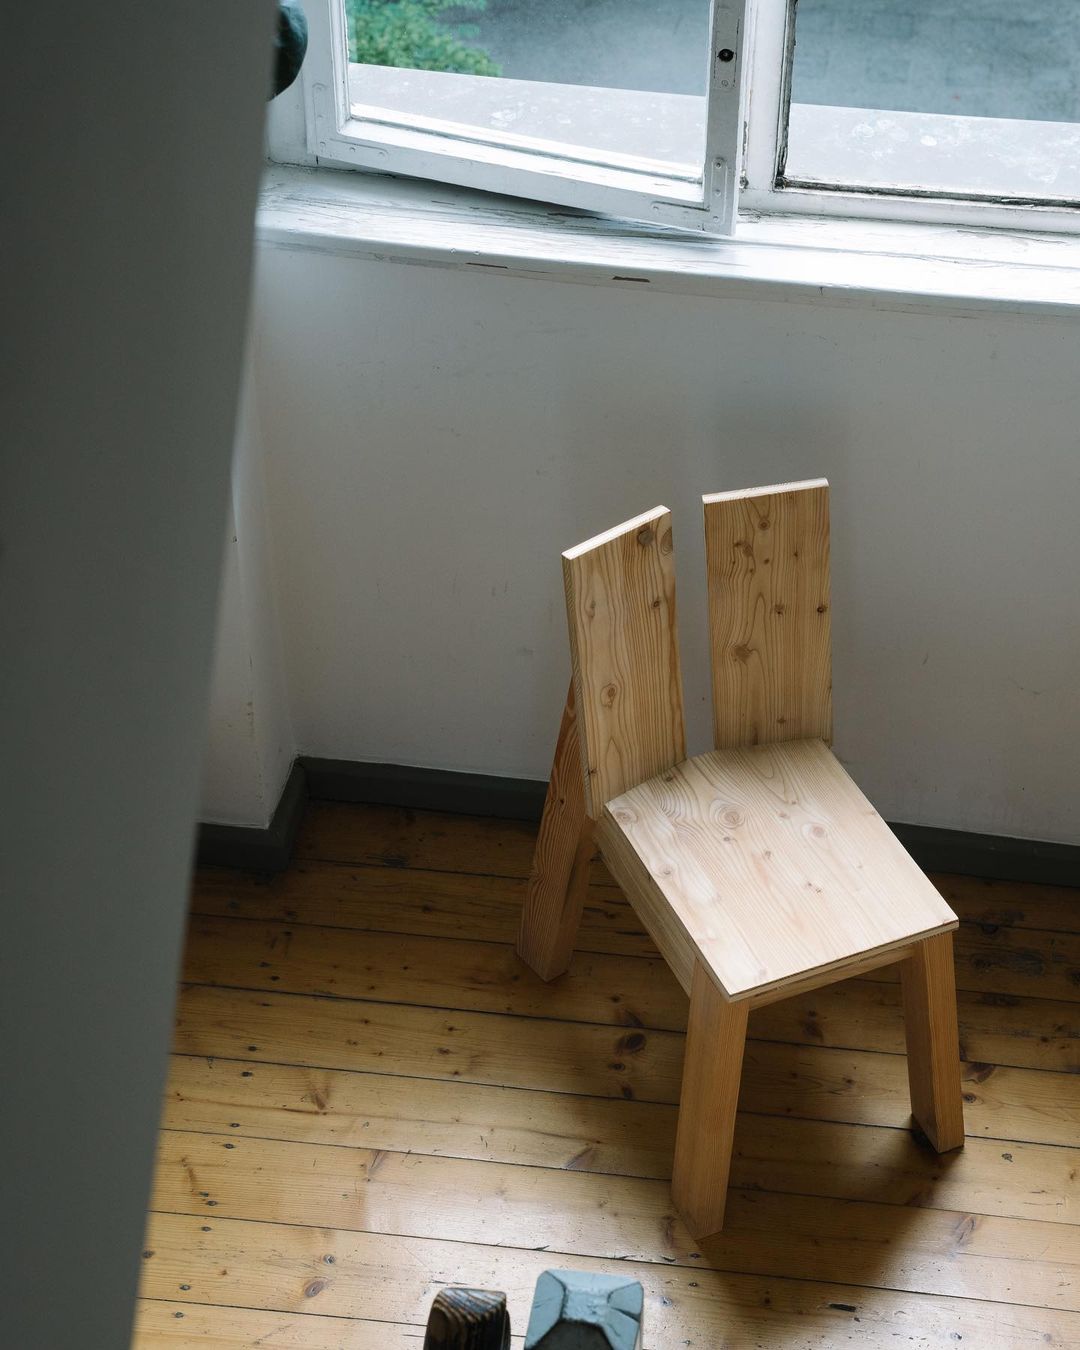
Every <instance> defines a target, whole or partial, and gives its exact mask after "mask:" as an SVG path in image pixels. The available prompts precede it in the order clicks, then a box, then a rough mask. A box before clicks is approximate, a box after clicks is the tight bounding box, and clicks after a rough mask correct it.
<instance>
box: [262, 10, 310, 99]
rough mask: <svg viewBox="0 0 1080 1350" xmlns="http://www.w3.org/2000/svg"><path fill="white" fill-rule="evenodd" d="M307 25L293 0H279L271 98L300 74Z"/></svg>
mask: <svg viewBox="0 0 1080 1350" xmlns="http://www.w3.org/2000/svg"><path fill="white" fill-rule="evenodd" d="M307 44H308V26H307V19H306V18H305V17H304V11H303V10H302V9H301V8H300V6H299V5H298V4H295V3H294V0H280V3H279V5H278V30H277V37H276V38H275V39H274V51H275V53H276V60H275V61H274V90H273V93H272V94H271V95H270V97H271V98H277V96H278V94H281V93H284V91H285V90H286V89H288V87H289V85H290V84H292V82H293V80H295V79H296V77H297V75H299V74H300V67H301V66H302V65H303V64H304V56H305V55H306V53H307Z"/></svg>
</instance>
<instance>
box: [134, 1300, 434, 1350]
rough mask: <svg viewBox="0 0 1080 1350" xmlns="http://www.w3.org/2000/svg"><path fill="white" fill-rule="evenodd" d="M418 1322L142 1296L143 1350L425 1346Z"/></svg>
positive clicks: (139, 1337)
mask: <svg viewBox="0 0 1080 1350" xmlns="http://www.w3.org/2000/svg"><path fill="white" fill-rule="evenodd" d="M422 1343H423V1333H422V1331H421V1330H420V1328H418V1327H416V1326H407V1325H402V1324H400V1323H398V1324H395V1323H391V1322H366V1321H364V1320H362V1319H361V1318H359V1317H319V1316H317V1315H315V1314H312V1313H286V1312H270V1311H264V1310H263V1309H259V1308H229V1307H221V1306H220V1305H216V1304H206V1303H178V1302H174V1301H172V1300H168V1299H160V1300H159V1299H149V1298H144V1299H140V1300H139V1305H138V1308H137V1309H136V1316H135V1333H134V1340H133V1344H134V1345H135V1346H136V1347H138V1350H158V1347H164V1348H165V1350H251V1347H253V1346H257V1347H259V1348H260V1350H263V1347H265V1350H421V1346H422Z"/></svg>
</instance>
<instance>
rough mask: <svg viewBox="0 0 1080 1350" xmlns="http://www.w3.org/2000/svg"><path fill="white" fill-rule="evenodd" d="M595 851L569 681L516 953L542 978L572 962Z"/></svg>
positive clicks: (563, 968) (561, 969) (559, 970)
mask: <svg viewBox="0 0 1080 1350" xmlns="http://www.w3.org/2000/svg"><path fill="white" fill-rule="evenodd" d="M594 852H595V844H594V843H593V822H592V821H591V820H590V819H589V818H588V816H587V815H586V814H585V783H584V779H583V778H582V771H581V750H580V747H579V743H578V734H577V718H576V716H575V712H574V685H573V681H571V683H570V692H569V693H568V694H567V696H566V708H565V710H564V711H563V716H562V725H561V726H560V727H559V740H558V743H557V744H556V746H555V761H554V763H553V764H552V766H551V780H550V782H549V783H548V790H547V797H546V798H545V800H544V814H543V817H542V818H541V821H540V833H539V834H538V835H537V839H536V852H535V853H534V854H533V865H532V872H531V873H530V875H529V884H528V886H527V888H526V890H525V907H524V909H523V910H522V913H521V927H520V929H519V931H518V942H517V951H518V955H519V956H520V957H521V959H522V960H523V961H524V962H525V964H526V965H527V966H530V967H531V968H532V969H533V970H535V971H536V973H537V975H539V976H540V978H541V979H542V980H554V979H555V978H556V977H557V976H559V975H561V974H562V973H563V971H565V970H566V968H567V966H568V965H569V964H570V958H571V956H572V955H573V953H574V941H575V939H576V938H577V931H578V926H579V924H580V923H581V910H582V906H583V905H584V903H585V892H586V889H587V888H588V884H589V862H590V860H591V859H592V856H593V853H594Z"/></svg>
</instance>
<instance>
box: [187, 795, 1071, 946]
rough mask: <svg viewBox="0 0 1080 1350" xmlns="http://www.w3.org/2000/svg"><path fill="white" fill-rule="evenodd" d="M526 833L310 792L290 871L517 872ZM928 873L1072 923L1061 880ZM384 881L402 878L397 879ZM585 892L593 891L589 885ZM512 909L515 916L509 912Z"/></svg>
mask: <svg viewBox="0 0 1080 1350" xmlns="http://www.w3.org/2000/svg"><path fill="white" fill-rule="evenodd" d="M535 841H536V826H535V825H532V824H529V823H528V822H525V821H516V820H479V819H478V818H476V817H473V816H460V815H452V814H449V813H446V812H439V811H410V810H407V809H405V808H403V807H394V806H365V807H363V808H362V809H359V810H358V808H357V807H355V806H349V805H347V804H345V803H341V802H321V801H316V802H310V803H309V805H308V810H307V814H306V816H305V819H304V824H303V827H302V838H301V845H300V847H299V848H298V852H297V860H298V864H297V865H298V867H299V868H300V869H301V872H300V873H299V874H298V875H302V874H303V873H304V872H306V870H307V869H308V868H311V869H313V871H314V870H317V869H319V868H320V867H322V866H324V865H327V864H326V863H325V860H326V859H335V858H336V859H340V860H341V862H339V863H338V864H337V866H348V865H349V864H350V863H353V864H359V865H365V866H371V867H389V868H391V869H393V873H394V876H395V878H397V874H398V873H408V872H409V871H411V870H413V869H428V870H432V871H444V872H457V873H461V874H463V875H470V876H471V875H476V874H477V872H478V869H479V870H480V871H481V872H485V871H486V872H490V874H491V875H492V876H494V877H499V878H507V879H511V878H514V879H520V880H524V879H525V878H527V877H528V874H529V868H530V866H531V864H532V856H533V849H534V845H535ZM329 866H331V867H332V866H334V864H333V863H330V864H329ZM327 875H329V873H328V874H327ZM930 879H931V881H932V882H933V883H934V885H935V886H936V887H937V889H938V890H939V891H940V892H941V894H942V896H943V897H944V899H945V900H946V901H947V902H948V904H949V905H950V906H951V907H952V909H954V910H955V911H956V913H957V914H958V915H959V917H960V918H961V920H963V921H966V922H970V923H972V924H979V925H982V926H984V927H986V928H991V929H992V928H1017V929H1021V928H1035V929H1040V930H1046V931H1054V932H1062V933H1071V934H1073V935H1075V934H1076V932H1077V928H1078V920H1080V893H1078V892H1077V891H1076V890H1074V889H1071V888H1070V887H1067V886H1045V885H1036V884H1023V883H1020V882H1011V881H1008V882H1006V881H988V880H985V879H983V878H981V877H965V876H957V875H955V874H952V873H947V872H939V873H932V874H931V876H930ZM388 884H399V885H404V884H406V883H405V882H404V880H402V879H397V880H396V881H395V883H389V882H388ZM590 885H591V886H592V887H607V888H611V889H614V890H616V891H617V889H618V888H617V887H616V886H615V882H614V880H613V879H612V877H611V875H610V873H609V872H608V871H607V868H606V867H605V866H604V864H603V863H602V862H601V861H599V860H598V859H594V860H593V862H592V864H591V867H590ZM204 886H205V887H207V888H208V889H209V890H210V891H211V892H212V893H213V892H216V893H219V894H220V893H221V892H222V891H231V892H235V893H236V894H237V895H240V894H243V895H250V894H251V893H252V891H254V890H256V889H259V890H266V889H268V890H269V891H270V893H271V894H274V893H275V887H280V888H281V890H282V891H284V892H285V893H286V894H289V893H293V891H294V887H296V888H297V889H299V890H300V891H301V892H303V893H304V894H305V897H306V898H305V903H307V902H308V901H310V902H313V903H317V902H318V888H317V887H313V886H310V885H308V884H306V883H304V882H299V883H297V882H295V881H294V879H293V874H292V871H291V870H290V872H286V873H284V874H282V876H281V877H280V878H278V879H276V880H274V881H269V882H267V880H266V879H265V878H262V877H253V876H250V875H248V874H245V873H237V872H232V871H229V870H227V869H224V868H203V869H202V870H201V871H200V873H199V875H198V877H197V881H196V894H199V893H200V892H201V890H202V888H203V887H204ZM592 895H593V897H595V895H596V892H595V891H593V892H592ZM613 898H614V897H613ZM286 917H287V916H286ZM514 918H515V921H516V918H517V911H515V915H514ZM313 922H318V919H313ZM507 940H512V938H508V939H507Z"/></svg>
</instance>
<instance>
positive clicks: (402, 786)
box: [199, 755, 1080, 887]
mask: <svg viewBox="0 0 1080 1350" xmlns="http://www.w3.org/2000/svg"><path fill="white" fill-rule="evenodd" d="M546 791H547V783H545V782H540V781H538V780H536V779H533V778H499V777H497V776H495V775H494V774H484V773H454V772H452V771H450V770H448V769H418V768H413V767H411V766H409V765H407V764H365V763H363V762H362V761H356V760H347V759H318V758H314V757H311V756H307V755H304V756H301V757H300V758H299V759H298V760H297V761H296V763H295V764H294V765H293V769H292V773H290V775H289V778H288V781H287V782H286V784H285V790H284V792H283V793H282V796H281V803H280V805H279V806H278V809H277V811H276V812H275V813H274V819H273V820H272V821H271V822H270V825H269V827H268V828H267V829H266V830H257V829H244V828H240V827H236V826H231V825H203V826H201V827H200V829H199V862H200V863H210V864H214V865H217V866H219V867H239V868H243V869H245V870H251V871H266V872H275V871H280V870H281V869H282V868H284V867H286V866H287V865H288V862H289V858H290V857H291V855H292V848H293V842H294V840H295V838H296V830H297V827H298V826H299V824H300V817H301V815H302V814H303V809H304V803H305V801H306V800H307V799H308V798H309V797H311V798H316V799H321V800H323V801H335V802H366V803H368V804H372V805H374V804H380V805H384V806H404V807H408V808H410V809H412V810H416V811H452V812H456V813H458V814H459V815H467V816H496V817H499V818H501V819H503V820H530V821H537V820H539V819H540V813H541V811H542V810H543V807H544V794H545V792H546ZM890 826H891V828H892V830H893V831H894V833H895V834H896V835H897V837H898V838H899V840H900V842H901V843H902V844H903V845H904V847H905V848H906V849H907V851H908V852H909V853H910V854H911V856H912V857H913V858H914V859H915V861H916V862H917V863H918V864H919V866H920V867H921V868H922V869H923V870H924V871H926V872H959V873H963V874H965V875H967V876H973V877H984V878H987V879H988V880H992V881H1031V882H1040V883H1043V884H1049V885H1056V886H1077V887H1080V845H1077V844H1054V843H1047V842H1044V841H1040V840H1036V839H1014V838H1012V837H1011V836H1008V835H994V834H972V833H970V832H968V831H964V830H942V829H937V828H936V827H934V826H931V825H907V824H902V823H895V824H894V823H892V822H890Z"/></svg>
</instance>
